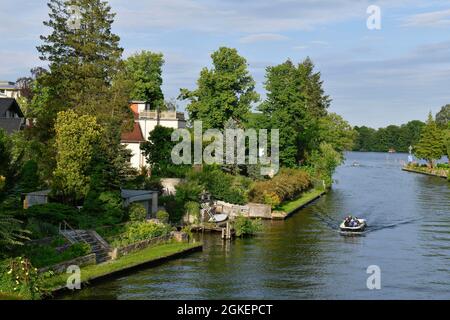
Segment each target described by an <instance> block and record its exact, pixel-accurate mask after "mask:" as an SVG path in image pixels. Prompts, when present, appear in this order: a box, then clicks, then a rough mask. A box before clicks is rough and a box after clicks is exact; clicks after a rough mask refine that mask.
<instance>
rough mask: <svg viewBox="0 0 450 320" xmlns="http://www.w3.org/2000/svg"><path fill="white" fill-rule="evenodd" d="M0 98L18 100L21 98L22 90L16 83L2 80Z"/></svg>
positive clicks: (0, 82) (0, 81)
mask: <svg viewBox="0 0 450 320" xmlns="http://www.w3.org/2000/svg"><path fill="white" fill-rule="evenodd" d="M0 97H6V98H14V99H17V98H19V97H20V90H19V88H17V87H16V84H15V83H14V82H11V81H4V80H0Z"/></svg>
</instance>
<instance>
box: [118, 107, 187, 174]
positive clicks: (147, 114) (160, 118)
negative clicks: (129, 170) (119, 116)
mask: <svg viewBox="0 0 450 320" xmlns="http://www.w3.org/2000/svg"><path fill="white" fill-rule="evenodd" d="M130 108H131V111H132V112H133V115H134V127H133V131H131V132H124V133H122V140H121V142H122V144H123V145H125V146H127V148H128V149H130V150H131V152H132V153H133V156H132V158H131V165H132V166H133V167H134V168H136V169H139V168H141V167H143V166H145V165H146V161H145V157H144V156H143V155H142V153H141V150H140V146H141V143H143V142H144V141H147V140H148V136H149V134H150V132H151V131H153V129H155V127H156V126H157V125H158V124H159V125H160V126H163V127H168V128H173V129H181V128H185V127H186V120H185V118H184V113H183V112H177V111H157V110H150V108H149V106H148V104H146V103H145V102H144V101H132V102H131V104H130Z"/></svg>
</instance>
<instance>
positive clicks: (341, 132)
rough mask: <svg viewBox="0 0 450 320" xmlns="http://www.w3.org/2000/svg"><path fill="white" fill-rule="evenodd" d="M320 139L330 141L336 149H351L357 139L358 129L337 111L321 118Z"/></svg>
mask: <svg viewBox="0 0 450 320" xmlns="http://www.w3.org/2000/svg"><path fill="white" fill-rule="evenodd" d="M319 130H320V131H319V134H318V136H319V140H320V141H322V142H326V143H329V144H330V145H331V146H332V147H333V148H334V149H335V150H336V151H338V152H341V153H342V152H344V151H348V150H351V149H352V147H353V144H354V143H355V139H356V134H357V133H356V131H355V130H353V128H352V127H351V126H350V124H349V123H348V122H347V121H345V120H344V118H342V117H341V116H340V115H338V114H336V113H330V114H328V115H326V116H324V117H322V118H320V119H319Z"/></svg>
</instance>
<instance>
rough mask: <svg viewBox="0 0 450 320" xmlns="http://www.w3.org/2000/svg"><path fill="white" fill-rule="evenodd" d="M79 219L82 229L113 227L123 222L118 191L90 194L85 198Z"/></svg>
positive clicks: (120, 198)
mask: <svg viewBox="0 0 450 320" xmlns="http://www.w3.org/2000/svg"><path fill="white" fill-rule="evenodd" d="M81 213H82V215H81V216H80V217H79V219H78V220H79V225H80V227H82V228H92V227H96V226H100V225H113V224H117V223H120V222H122V221H123V218H124V209H123V205H122V197H121V196H120V192H118V191H106V192H101V193H96V192H92V193H89V194H88V196H87V197H86V199H85V201H84V205H83V209H82V212H81Z"/></svg>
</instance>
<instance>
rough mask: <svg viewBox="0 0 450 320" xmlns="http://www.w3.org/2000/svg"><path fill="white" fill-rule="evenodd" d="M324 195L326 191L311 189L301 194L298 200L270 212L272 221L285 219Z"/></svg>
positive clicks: (285, 203) (288, 202)
mask: <svg viewBox="0 0 450 320" xmlns="http://www.w3.org/2000/svg"><path fill="white" fill-rule="evenodd" d="M325 193H327V190H322V189H312V190H309V191H306V192H303V193H302V194H301V196H300V197H299V198H297V199H294V200H291V201H287V202H284V203H283V204H281V205H280V206H279V207H278V208H277V209H276V210H275V211H274V212H272V219H287V218H288V217H290V216H291V215H293V214H294V213H295V212H297V211H298V210H300V209H302V208H304V207H306V206H307V205H308V204H310V203H312V202H314V201H315V200H317V199H319V198H320V197H321V196H323V195H324V194H325Z"/></svg>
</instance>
